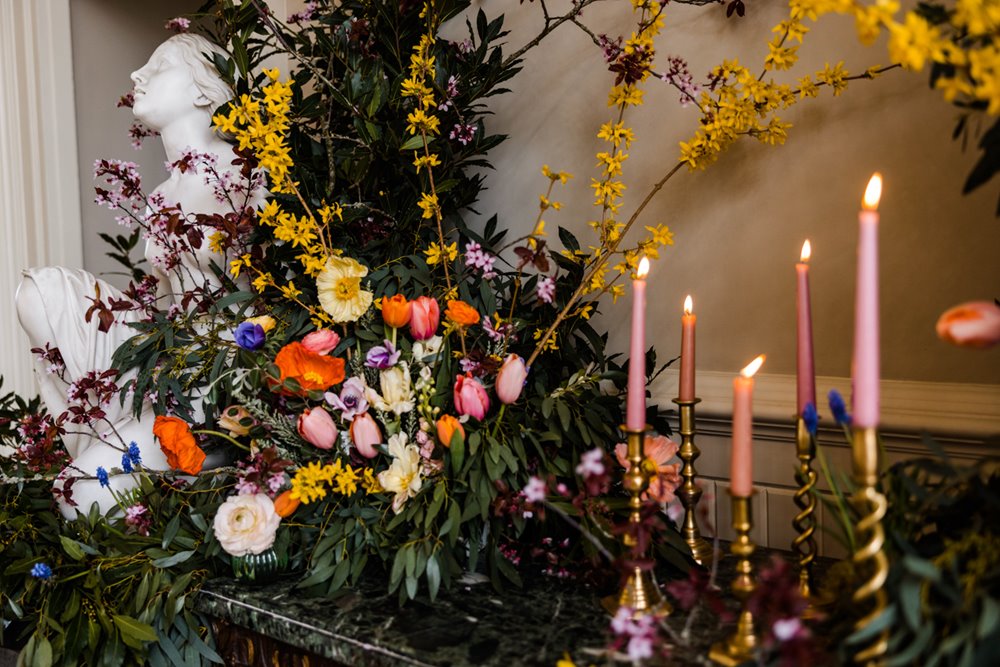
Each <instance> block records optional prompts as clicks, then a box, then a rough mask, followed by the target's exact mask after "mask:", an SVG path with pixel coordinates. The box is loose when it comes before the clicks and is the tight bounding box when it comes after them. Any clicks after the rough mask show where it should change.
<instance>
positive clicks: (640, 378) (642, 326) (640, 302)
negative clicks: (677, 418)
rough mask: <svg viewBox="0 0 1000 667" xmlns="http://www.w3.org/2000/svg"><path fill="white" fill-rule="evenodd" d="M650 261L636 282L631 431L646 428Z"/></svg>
mask: <svg viewBox="0 0 1000 667" xmlns="http://www.w3.org/2000/svg"><path fill="white" fill-rule="evenodd" d="M647 273H649V260H648V259H647V258H645V257H643V258H642V260H640V261H639V269H638V271H636V276H635V280H633V281H632V340H631V345H630V346H629V359H628V403H627V406H626V411H625V426H626V427H627V428H628V430H630V431H643V430H645V428H646V274H647Z"/></svg>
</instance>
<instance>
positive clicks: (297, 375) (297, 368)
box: [274, 341, 344, 392]
mask: <svg viewBox="0 0 1000 667" xmlns="http://www.w3.org/2000/svg"><path fill="white" fill-rule="evenodd" d="M274 363H275V364H277V366H278V369H279V370H280V371H281V378H280V381H281V382H284V381H285V380H288V379H293V380H295V381H296V382H298V383H299V386H300V387H302V391H304V392H305V391H326V390H327V389H329V388H330V387H332V386H333V385H335V384H340V383H341V382H343V381H344V360H343V359H339V358H337V357H331V356H328V355H322V354H316V353H315V352H310V351H309V350H308V349H307V348H306V346H305V345H303V344H302V343H300V342H298V341H295V342H292V343H289V344H288V345H286V346H284V347H283V348H281V350H279V351H278V354H277V356H276V357H275V358H274Z"/></svg>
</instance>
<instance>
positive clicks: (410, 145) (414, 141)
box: [399, 134, 424, 153]
mask: <svg viewBox="0 0 1000 667" xmlns="http://www.w3.org/2000/svg"><path fill="white" fill-rule="evenodd" d="M423 146H424V139H423V137H421V136H420V135H419V134H418V135H415V136H412V137H410V138H409V139H407V140H406V142H405V143H404V144H403V145H402V146H400V147H399V152H400V153H402V152H403V151H413V150H416V149H418V148H423Z"/></svg>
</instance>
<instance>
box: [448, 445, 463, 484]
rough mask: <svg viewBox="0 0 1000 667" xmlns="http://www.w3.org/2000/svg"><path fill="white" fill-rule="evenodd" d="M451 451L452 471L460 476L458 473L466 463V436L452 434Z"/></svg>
mask: <svg viewBox="0 0 1000 667" xmlns="http://www.w3.org/2000/svg"><path fill="white" fill-rule="evenodd" d="M449 451H450V452H451V471H452V473H454V474H455V476H458V473H459V472H460V471H461V470H462V464H463V463H465V440H464V438H456V437H454V436H452V438H451V447H450V448H449Z"/></svg>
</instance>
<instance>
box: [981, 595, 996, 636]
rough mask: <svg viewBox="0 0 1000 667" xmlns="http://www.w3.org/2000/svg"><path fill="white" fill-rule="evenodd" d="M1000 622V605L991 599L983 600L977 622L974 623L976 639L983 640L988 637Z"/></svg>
mask: <svg viewBox="0 0 1000 667" xmlns="http://www.w3.org/2000/svg"><path fill="white" fill-rule="evenodd" d="M998 621H1000V603H997V601H996V599H994V598H991V597H986V598H983V607H982V609H981V610H980V611H979V621H978V622H977V623H976V638H977V639H985V638H986V637H988V636H990V634H992V633H993V631H994V630H995V629H996V627H997V622H998Z"/></svg>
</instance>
